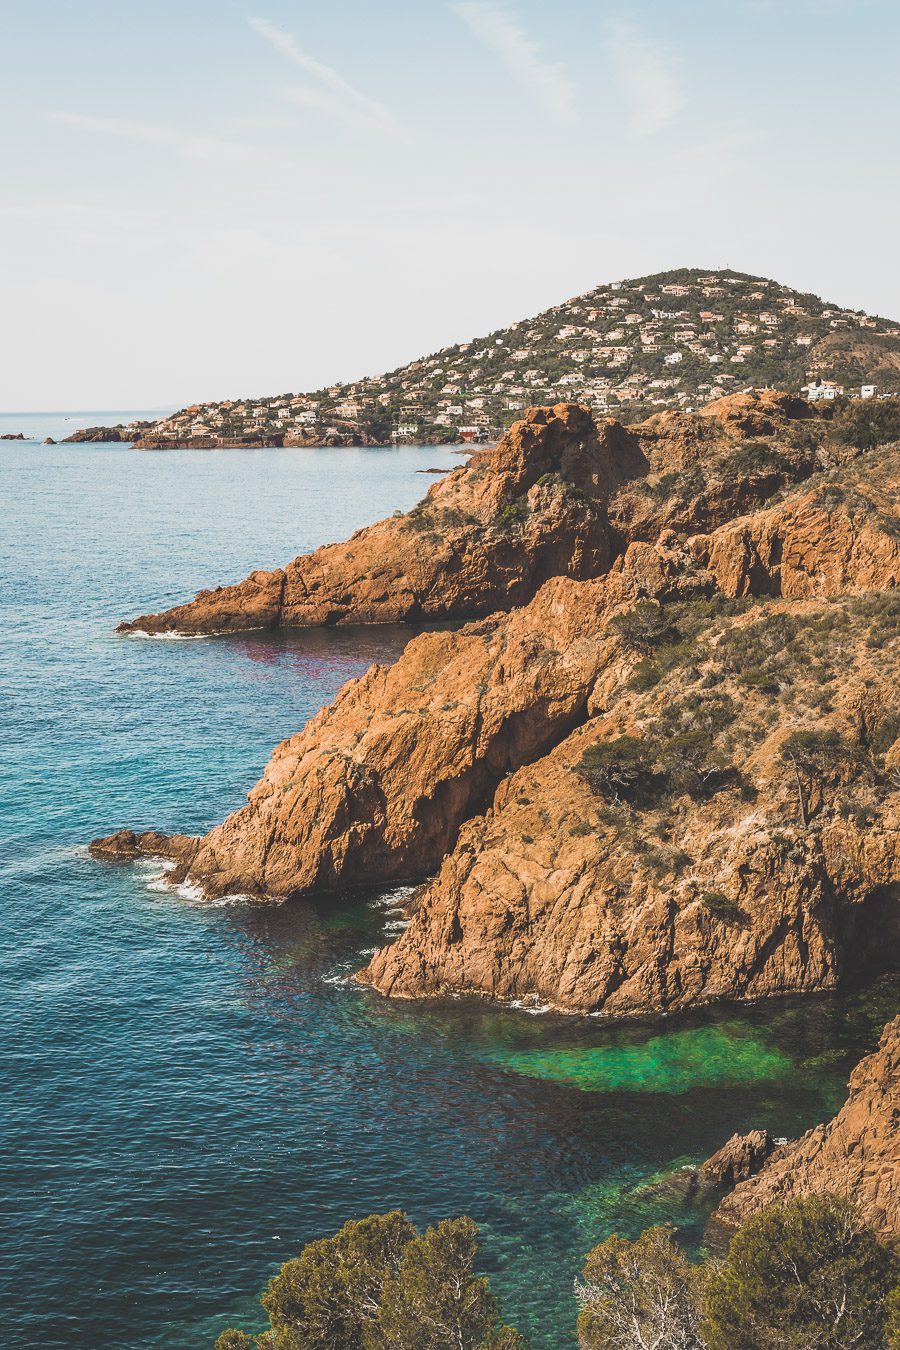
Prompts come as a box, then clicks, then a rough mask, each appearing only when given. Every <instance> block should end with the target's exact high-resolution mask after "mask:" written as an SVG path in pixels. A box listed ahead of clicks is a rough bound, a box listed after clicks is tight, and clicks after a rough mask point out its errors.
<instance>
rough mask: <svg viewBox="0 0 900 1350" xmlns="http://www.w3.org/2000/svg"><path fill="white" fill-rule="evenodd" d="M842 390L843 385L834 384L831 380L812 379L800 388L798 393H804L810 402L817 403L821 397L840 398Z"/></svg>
mask: <svg viewBox="0 0 900 1350" xmlns="http://www.w3.org/2000/svg"><path fill="white" fill-rule="evenodd" d="M843 392H844V386H843V385H842V384H835V383H834V381H833V380H813V381H811V382H810V383H809V384H807V385H804V387H803V388H802V389H801V390H800V393H801V394H805V395H806V397H807V399H808V401H809V402H810V403H817V402H819V401H820V400H822V399H829V400H830V399H835V398H840V397H841V396H842V395H843Z"/></svg>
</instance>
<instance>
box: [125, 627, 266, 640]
mask: <svg viewBox="0 0 900 1350" xmlns="http://www.w3.org/2000/svg"><path fill="white" fill-rule="evenodd" d="M243 631H247V630H243ZM215 636H216V634H215V633H148V632H146V630H145V629H143V628H132V629H129V631H128V632H127V633H126V634H125V637H134V638H146V639H147V641H148V642H202V641H203V640H204V638H208V637H215Z"/></svg>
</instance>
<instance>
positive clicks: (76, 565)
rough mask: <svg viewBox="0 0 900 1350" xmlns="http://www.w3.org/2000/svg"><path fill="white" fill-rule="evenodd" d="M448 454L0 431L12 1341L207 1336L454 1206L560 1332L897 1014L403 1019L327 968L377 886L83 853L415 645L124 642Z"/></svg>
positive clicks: (369, 918) (377, 925)
mask: <svg viewBox="0 0 900 1350" xmlns="http://www.w3.org/2000/svg"><path fill="white" fill-rule="evenodd" d="M116 420H117V419H116ZM10 429H17V428H12V427H10ZM21 429H22V430H25V428H24V427H22V428H21ZM45 434H51V433H47V432H45ZM457 462H458V461H457V460H456V459H455V458H454V457H453V456H452V455H451V454H450V453H448V452H447V451H445V450H435V449H421V448H416V447H406V448H402V449H396V450H322V451H312V450H294V451H291V450H287V451H278V450H257V451H254V450H242V451H228V452H223V453H219V454H198V453H196V452H189V451H173V452H166V453H162V454H141V453H137V452H135V451H132V450H130V449H128V448H127V447H120V446H55V447H46V448H45V447H38V446H35V445H34V444H28V443H2V444H0V494H2V501H3V516H2V526H0V730H2V749H3V770H4V772H3V789H2V798H0V842H2V856H0V901H2V927H0V972H2V980H3V989H4V995H3V1009H2V1019H0V1038H2V1039H0V1053H2V1066H0V1067H2V1085H3V1102H4V1110H3V1117H2V1123H0V1131H2V1134H0V1189H2V1197H3V1200H2V1203H3V1221H2V1229H0V1234H2V1237H0V1240H2V1244H3V1253H4V1254H3V1259H2V1262H0V1306H2V1308H3V1339H4V1345H5V1346H6V1347H25V1346H32V1345H35V1344H40V1345H41V1346H43V1347H46V1348H48V1350H54V1348H56V1347H59V1350H62V1348H63V1347H67V1348H68V1347H71V1346H74V1345H85V1346H91V1347H92V1350H162V1348H163V1347H165V1348H166V1350H201V1348H202V1347H211V1344H212V1341H213V1339H214V1337H215V1335H216V1333H217V1332H218V1331H219V1330H221V1329H222V1328H223V1327H225V1326H228V1325H243V1326H245V1327H246V1328H248V1329H256V1328H258V1327H259V1326H261V1319H260V1310H259V1307H258V1304H257V1297H258V1293H259V1290H260V1289H261V1287H262V1286H263V1285H264V1283H265V1281H266V1279H267V1278H268V1277H269V1276H270V1275H271V1274H272V1273H273V1271H274V1270H275V1269H277V1266H278V1264H279V1263H280V1262H281V1261H283V1260H285V1259H286V1258H287V1257H289V1256H291V1255H293V1254H295V1253H296V1252H297V1251H298V1250H299V1248H300V1246H301V1245H302V1244H303V1243H304V1242H306V1241H308V1240H309V1239H312V1238H314V1237H317V1236H321V1235H323V1234H327V1233H330V1232H333V1231H334V1230H335V1229H337V1228H338V1227H339V1226H340V1225H341V1224H342V1223H343V1222H344V1221H345V1220H346V1219H348V1218H351V1217H359V1216H362V1215H365V1214H368V1213H370V1212H372V1211H375V1210H385V1209H388V1208H391V1207H394V1206H399V1207H402V1208H404V1209H406V1210H407V1211H408V1212H409V1213H410V1215H411V1217H412V1218H413V1219H414V1220H415V1221H416V1222H418V1223H421V1224H425V1223H430V1222H434V1221H436V1220H438V1219H440V1218H442V1217H444V1216H446V1215H453V1214H459V1213H467V1214H471V1215H472V1216H473V1217H474V1218H475V1219H476V1220H477V1221H478V1222H479V1223H480V1224H481V1225H482V1238H483V1260H484V1267H485V1269H486V1270H487V1271H488V1272H489V1273H490V1274H491V1277H492V1282H493V1285H494V1287H495V1289H496V1290H497V1292H498V1293H499V1294H500V1296H501V1298H502V1301H503V1304H504V1310H505V1312H506V1315H507V1317H508V1318H509V1320H511V1321H514V1322H515V1323H516V1324H517V1325H519V1326H520V1327H521V1328H522V1329H523V1330H525V1331H527V1332H528V1333H529V1334H530V1335H531V1336H532V1337H533V1342H534V1345H535V1346H536V1347H539V1348H541V1350H551V1348H552V1350H556V1348H557V1347H564V1346H568V1345H570V1344H571V1343H572V1329H573V1326H574V1319H575V1311H576V1310H575V1305H574V1300H573V1297H572V1280H573V1277H574V1275H575V1274H576V1272H577V1270H578V1268H579V1265H580V1261H581V1258H582V1256H583V1254H584V1252H585V1251H586V1250H587V1249H588V1248H589V1247H590V1246H591V1245H592V1244H593V1243H594V1242H596V1241H598V1240H600V1239H602V1238H603V1237H605V1236H606V1235H607V1234H608V1233H609V1232H611V1231H613V1230H618V1231H620V1232H626V1233H635V1232H637V1231H639V1230H640V1228H641V1227H642V1226H645V1225H646V1224H647V1223H650V1222H654V1221H659V1220H660V1219H673V1220H675V1221H676V1222H677V1223H678V1224H679V1225H680V1227H681V1230H682V1232H683V1234H684V1236H685V1240H686V1241H687V1242H688V1243H689V1244H690V1245H692V1246H694V1247H696V1245H697V1244H698V1243H699V1242H700V1240H701V1236H702V1229H703V1224H704V1220H705V1211H704V1210H703V1209H702V1208H701V1209H697V1208H691V1207H689V1206H686V1204H685V1201H684V1200H683V1198H682V1194H681V1192H680V1191H679V1190H678V1188H677V1187H674V1186H672V1185H671V1184H669V1183H670V1178H671V1177H672V1176H673V1175H677V1172H678V1169H679V1168H680V1167H682V1166H683V1165H684V1164H685V1163H687V1162H690V1161H696V1160H699V1159H700V1158H702V1157H704V1156H706V1155H708V1154H709V1153H710V1152H712V1150H713V1149H714V1148H716V1147H717V1146H718V1145H719V1144H721V1143H722V1142H723V1140H724V1139H725V1138H726V1137H727V1136H728V1135H729V1134H731V1133H732V1132H733V1131H734V1130H735V1129H737V1128H741V1129H746V1128H749V1127H751V1126H754V1125H758V1124H764V1125H767V1126H768V1127H769V1128H771V1129H772V1130H773V1131H774V1132H775V1133H776V1134H785V1135H794V1134H796V1133H798V1132H799V1131H801V1130H802V1129H804V1128H806V1127H807V1126H809V1125H810V1124H812V1123H813V1122H815V1121H817V1120H819V1119H822V1118H823V1117H825V1116H826V1115H828V1114H829V1113H830V1112H831V1111H833V1110H834V1108H835V1106H836V1105H837V1103H838V1102H839V1101H840V1100H841V1098H842V1096H843V1092H844V1086H845V1083H846V1078H847V1073H848V1071H849V1069H850V1067H851V1066H852V1064H853V1063H854V1062H855V1060H856V1059H857V1058H858V1057H859V1055H860V1054H861V1053H863V1052H865V1051H866V1050H868V1049H870V1048H871V1047H872V1045H873V1044H874V1042H875V1040H876V1038H877V1033H878V1030H879V1029H880V1026H881V1025H882V1024H883V1022H884V1021H885V1020H886V1019H887V1018H888V1017H889V1016H890V1015H891V1014H892V1013H893V1012H895V1011H896V1009H897V1006H898V1003H900V998H898V992H900V991H898V984H897V981H895V980H882V981H881V982H879V983H878V984H877V985H876V986H873V987H872V988H869V989H866V990H861V991H857V992H855V993H853V994H848V995H844V996H842V997H839V998H819V999H814V1000H809V1001H806V1002H791V1003H779V1004H775V1005H772V1006H769V1007H759V1008H754V1009H744V1010H735V1009H723V1010H720V1011H717V1012H710V1013H708V1014H706V1015H704V1016H702V1017H696V1018H693V1019H690V1020H681V1021H678V1022H673V1023H671V1024H665V1025H664V1026H662V1027H660V1026H656V1027H649V1026H648V1027H629V1028H610V1027H607V1026H604V1025H602V1024H599V1023H598V1022H596V1021H592V1020H583V1019H561V1018H551V1017H535V1016H529V1015H527V1014H526V1013H524V1012H522V1011H516V1010H514V1009H491V1008H489V1007H485V1006H482V1005H480V1004H479V1005H471V1004H467V1003H462V1002H460V1003H450V1004H439V1005H438V1004H436V1005H429V1006H425V1007H418V1006H415V1005H405V1004H401V1005H398V1006H394V1005H392V1004H390V1003H386V1002H384V1001H382V1000H380V999H379V998H378V997H377V996H375V995H373V994H371V993H370V992H368V991H364V990H362V989H359V988H357V987H355V986H351V985H348V984H347V983H345V982H344V978H343V977H345V976H346V975H347V973H348V972H350V971H352V970H353V969H354V968H355V967H356V966H357V965H359V964H360V963H361V962H362V960H363V958H364V954H365V952H366V951H368V950H371V948H373V947H374V946H375V945H376V944H377V943H379V942H381V941H382V940H384V938H385V935H386V934H389V933H390V931H391V927H390V926H391V924H396V922H397V916H396V912H395V909H394V908H393V907H392V897H391V895H390V894H387V895H385V894H384V893H378V892H373V893H372V894H360V893H355V894H347V895H342V896H337V897H331V898H329V899H328V900H323V901H322V902H319V903H315V904H312V903H298V904H292V905H288V906H284V907H281V908H277V909H264V908H253V907H248V906H245V905H241V904H233V903H232V904H228V905H222V906H208V905H204V904H199V903H191V902H189V901H186V900H184V899H182V898H180V897H179V896H177V895H174V894H172V893H170V892H167V891H166V890H165V889H162V888H160V885H159V881H158V878H157V877H156V875H155V869H154V867H153V866H152V865H150V864H141V865H139V866H135V867H130V866H113V865H103V864H100V863H97V862H95V861H93V860H91V859H90V858H89V857H88V855H87V854H86V852H85V849H84V843H85V841H87V840H88V839H90V838H91V837H92V836H94V835H97V834H102V833H106V832H108V831H110V830H112V829H114V828H116V827H118V826H121V825H130V826H136V827H148V826H158V827H160V828H162V829H179V830H188V831H196V830H202V829H205V828H206V827H208V826H209V825H210V824H212V823H213V822H215V821H217V820H219V819H221V818H222V817H223V816H224V815H225V814H226V813H227V812H228V811H229V810H231V809H233V808H234V807H236V806H238V805H239V804H240V803H241V801H242V799H243V794H244V793H245V792H246V791H247V789H248V788H249V787H250V786H251V785H252V784H253V782H254V781H255V779H256V778H257V777H258V775H259V773H260V771H261V769H262V767H263V765H264V764H265V761H266V759H267V757H268V755H269V752H270V750H271V748H272V746H273V745H274V744H275V743H276V742H277V741H278V740H279V739H280V738H281V737H283V736H285V735H287V734H289V733H290V732H292V731H294V730H296V729H297V728H298V727H299V726H300V725H301V724H302V723H303V721H304V720H305V719H306V718H308V717H309V716H310V715H311V714H313V713H314V712H315V711H316V710H317V709H318V708H319V707H320V706H321V705H322V704H323V703H325V702H327V701H328V700H329V699H330V698H331V697H332V696H333V695H334V694H335V692H336V691H337V689H338V688H339V687H340V686H341V684H342V683H343V682H344V681H345V680H347V679H348V678H350V677H352V676H354V675H358V674H360V673H361V672H362V671H363V670H365V669H366V668H367V666H368V665H369V664H370V663H371V662H372V661H375V660H377V661H390V660H393V659H394V658H395V657H396V655H397V654H398V653H399V651H400V650H401V649H402V646H403V644H404V643H405V641H407V640H408V637H409V632H408V630H401V629H391V628H383V629H369V630H366V629H355V630H354V629H346V630H341V631H316V632H309V633H298V634H295V635H291V636H280V637H275V636H265V635H262V634H248V635H245V636H241V637H233V638H228V639H210V640H197V641H142V640H135V639H122V638H117V637H115V636H114V635H113V632H112V630H113V627H114V625H115V623H116V621H117V620H118V619H119V618H121V617H123V616H128V615H132V614H135V613H138V612H141V611H142V610H145V609H146V608H148V607H153V608H159V607H162V606H164V605H166V604H169V603H172V602H175V601H176V600H179V599H183V598H186V597H188V596H189V595H190V594H192V593H193V590H194V589H196V588H197V586H198V585H200V584H214V583H216V582H219V581H228V580H232V579H235V578H238V577H240V576H242V575H244V574H245V573H246V572H247V571H248V570H250V569H251V568H252V567H254V566H272V565H274V564H277V563H281V562H284V561H285V560H287V559H288V558H290V557H292V556H293V555H294V554H296V553H298V552H301V551H304V550H307V549H310V548H312V547H314V546H315V545H316V544H318V543H321V542H323V541H325V540H328V539H332V538H339V537H342V536H344V535H346V534H347V533H348V532H349V531H351V530H352V529H354V528H356V527H358V526H360V525H362V524H363V523H365V522H367V521H369V520H373V519H376V518H378V517H380V516H382V515H385V514H389V513H390V512H391V511H392V510H394V509H397V508H406V507H408V506H410V505H411V504H412V503H413V502H414V501H415V500H416V499H417V498H418V497H419V496H420V495H421V494H422V492H423V491H424V490H425V488H426V487H427V486H428V484H429V483H430V482H431V481H433V480H431V479H428V478H424V477H421V476H418V475H417V473H416V470H418V469H422V468H426V467H430V466H432V465H447V466H450V465H452V464H454V463H457ZM395 903H396V897H395V898H394V904H395Z"/></svg>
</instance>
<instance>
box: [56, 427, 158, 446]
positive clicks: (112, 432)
mask: <svg viewBox="0 0 900 1350" xmlns="http://www.w3.org/2000/svg"><path fill="white" fill-rule="evenodd" d="M149 426H152V423H151V422H134V423H132V424H130V425H129V426H127V427H126V426H122V424H121V423H120V424H118V425H117V426H114V427H82V428H81V430H80V431H73V432H72V435H71V436H66V437H65V439H64V440H63V445H73V444H75V445H77V444H82V443H105V442H108V441H112V442H123V441H127V442H131V441H136V440H138V439H140V433H141V431H142V430H143V428H144V427H149Z"/></svg>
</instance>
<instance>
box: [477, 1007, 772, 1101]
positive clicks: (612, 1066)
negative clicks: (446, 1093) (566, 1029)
mask: <svg viewBox="0 0 900 1350" xmlns="http://www.w3.org/2000/svg"><path fill="white" fill-rule="evenodd" d="M491 1058H492V1060H493V1062H495V1063H497V1064H498V1065H500V1066H502V1067H503V1068H505V1069H509V1070H511V1071H512V1072H513V1073H520V1074H524V1075H526V1076H527V1077H529V1078H547V1079H551V1080H552V1081H554V1082H557V1083H565V1084H567V1085H568V1086H570V1087H575V1088H579V1089H580V1090H581V1091H582V1092H663V1093H680V1092H689V1091H691V1090H692V1089H693V1088H696V1087H725V1086H730V1085H734V1086H741V1085H745V1084H747V1083H749V1082H761V1081H764V1080H766V1079H772V1078H778V1077H780V1075H782V1074H783V1073H785V1072H786V1071H787V1070H789V1069H790V1068H791V1065H792V1062H793V1061H792V1060H791V1058H790V1056H789V1055H787V1054H785V1053H784V1052H783V1051H781V1050H779V1049H778V1048H777V1046H775V1045H773V1044H772V1042H771V1040H770V1038H769V1037H768V1035H766V1034H765V1033H763V1032H760V1031H756V1030H751V1029H748V1028H747V1027H746V1026H741V1025H738V1024H735V1025H729V1024H727V1023H724V1024H719V1025H717V1026H710V1027H697V1028H693V1029H687V1030H683V1031H670V1032H666V1033H665V1034H664V1035H660V1036H651V1037H650V1038H649V1039H648V1040H646V1041H643V1042H640V1043H623V1044H613V1045H596V1046H579V1047H575V1048H572V1049H561V1050H543V1049H542V1050H518V1051H516V1050H510V1051H499V1052H494V1054H492V1056H491Z"/></svg>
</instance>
